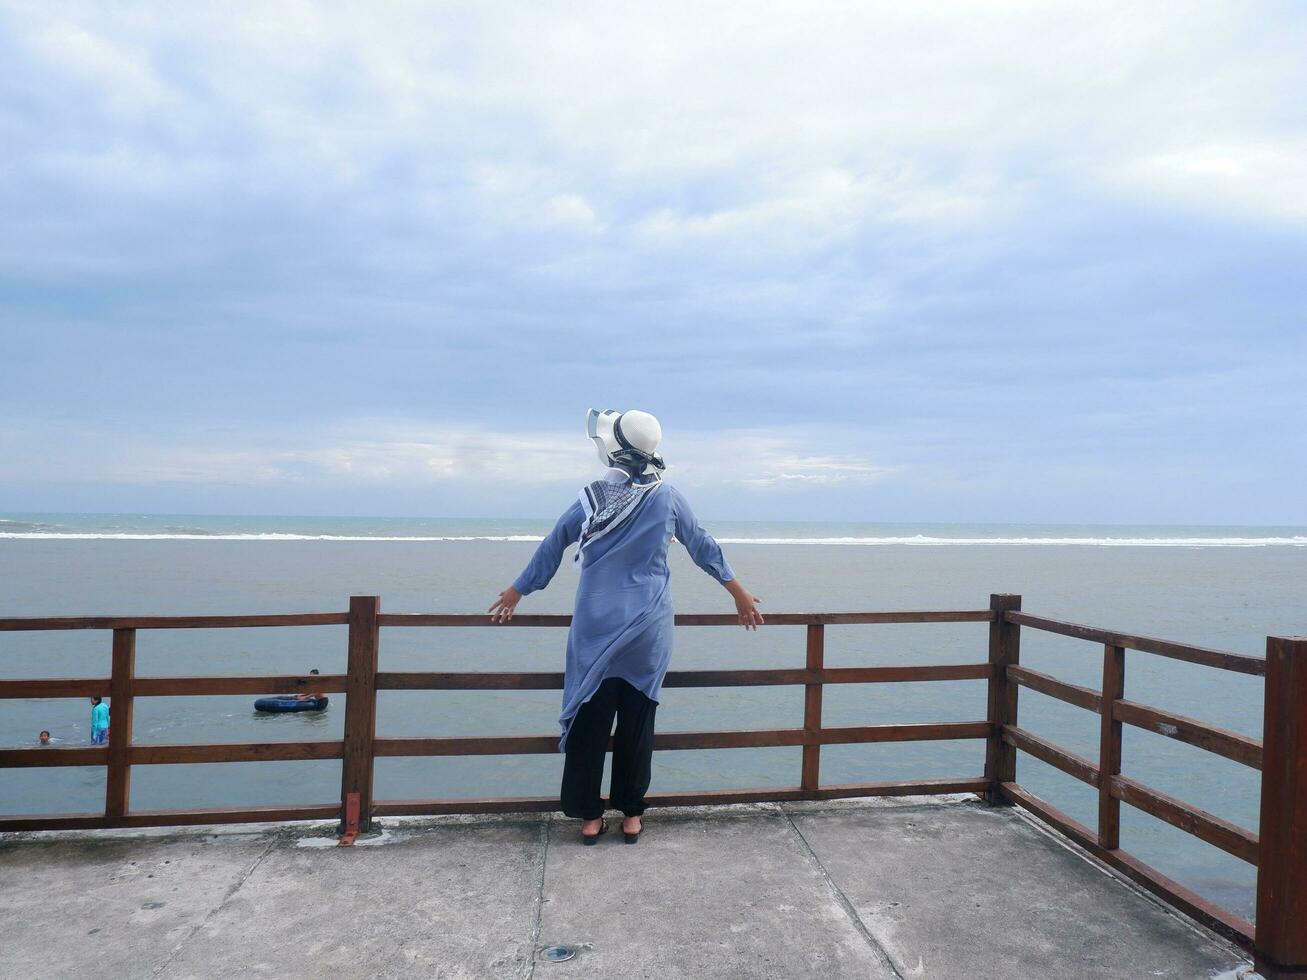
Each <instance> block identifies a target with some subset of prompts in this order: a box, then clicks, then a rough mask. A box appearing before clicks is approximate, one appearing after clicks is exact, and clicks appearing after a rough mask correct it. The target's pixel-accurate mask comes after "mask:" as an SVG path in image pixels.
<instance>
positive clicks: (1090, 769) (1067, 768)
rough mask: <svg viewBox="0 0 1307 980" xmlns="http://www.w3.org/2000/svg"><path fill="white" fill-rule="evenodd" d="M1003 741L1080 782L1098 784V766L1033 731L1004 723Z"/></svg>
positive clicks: (1091, 784)
mask: <svg viewBox="0 0 1307 980" xmlns="http://www.w3.org/2000/svg"><path fill="white" fill-rule="evenodd" d="M1003 741H1005V742H1007V744H1008V745H1011V746H1014V747H1016V748H1018V749H1020V750H1021V751H1022V752H1025V753H1026V754H1028V755H1032V756H1034V757H1035V758H1036V759H1039V760H1040V761H1041V762H1046V763H1048V764H1049V765H1050V766H1053V767H1054V768H1057V769H1061V770H1062V771H1063V772H1064V773H1066V774H1067V775H1069V776H1075V778H1076V779H1079V780H1080V781H1081V782H1085V783H1088V784H1089V785H1090V786H1095V787H1096V786H1097V785H1098V766H1096V765H1095V764H1094V763H1092V762H1090V761H1089V760H1088V759H1086V758H1084V757H1083V756H1079V755H1076V754H1075V753H1074V752H1069V751H1068V750H1066V749H1064V748H1062V747H1061V746H1058V745H1054V744H1053V743H1052V742H1048V741H1045V740H1044V739H1042V738H1040V737H1039V736H1038V735H1036V734H1034V733H1033V732H1028V731H1026V730H1025V729H1024V728H1017V727H1013V726H1012V725H1004V726H1003Z"/></svg>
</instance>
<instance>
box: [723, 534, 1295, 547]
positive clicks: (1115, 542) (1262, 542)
mask: <svg viewBox="0 0 1307 980" xmlns="http://www.w3.org/2000/svg"><path fill="white" fill-rule="evenodd" d="M717 541H718V543H719V544H825V545H927V546H930V545H936V546H938V545H945V546H953V547H956V546H966V545H1032V546H1033V545H1059V546H1063V547H1066V546H1081V547H1096V548H1114V547H1115V548H1120V547H1128V548H1264V547H1272V546H1279V547H1296V548H1303V547H1307V536H1298V537H1291V538H1284V537H1279V538H1271V537H1266V538H1193V537H1190V538H1110V537H1103V538H1089V537H1085V538H1053V537H1047V538H1032V537H1024V538H997V537H996V538H943V537H931V536H929V535H924V534H914V535H911V536H908V537H866V538H857V537H845V538H718V539H717Z"/></svg>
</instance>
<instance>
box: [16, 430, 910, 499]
mask: <svg viewBox="0 0 1307 980" xmlns="http://www.w3.org/2000/svg"><path fill="white" fill-rule="evenodd" d="M3 435H5V438H4V439H3V440H2V442H3V444H4V447H5V448H4V452H5V455H6V457H7V462H8V463H9V464H10V465H11V466H12V467H13V472H15V473H18V472H21V473H22V474H23V477H24V479H25V480H35V481H48V482H50V483H72V484H77V483H92V484H95V483H117V484H133V485H152V484H186V485H213V486H224V487H232V486H243V487H267V486H276V485H304V484H309V483H321V484H327V485H331V486H333V487H351V486H352V487H371V488H379V489H384V488H386V487H395V488H412V487H421V486H431V485H437V484H448V483H455V484H457V483H462V484H475V483H477V482H478V481H485V480H494V481H513V480H517V481H520V482H522V483H523V484H524V485H531V486H539V485H541V484H549V483H580V482H582V481H583V480H585V479H587V478H589V476H591V475H593V474H594V473H595V472H596V471H597V467H598V462H597V459H596V457H595V453H594V449H593V447H592V446H591V445H590V444H589V443H588V441H587V440H585V439H584V438H583V437H580V436H577V435H575V434H568V433H515V432H504V431H492V430H486V429H483V430H477V429H467V428H461V427H460V428H451V427H441V426H419V425H411V424H410V425H396V424H393V423H370V424H356V425H349V426H338V427H333V428H331V429H327V430H323V431H318V432H308V431H297V432H293V433H284V434H282V435H280V436H277V437H275V438H274V437H269V436H267V435H265V436H264V437H263V439H262V444H261V445H252V446H251V445H247V446H241V447H237V448H232V447H231V446H230V445H214V446H213V447H211V448H210V447H206V446H205V445H204V444H203V442H204V440H203V438H202V437H198V436H177V437H154V438H129V439H124V438H123V437H121V436H119V437H117V438H109V437H108V436H107V435H106V434H98V433H95V432H92V431H89V430H85V429H79V430H78V432H77V433H76V434H73V433H66V434H65V435H64V438H63V439H61V440H60V442H61V444H62V445H64V446H65V452H64V453H62V454H59V455H52V454H50V453H48V452H45V451H42V449H41V447H40V446H38V445H35V444H31V443H27V442H26V441H25V440H24V438H23V434H22V433H20V432H17V431H11V432H9V433H7V434H3ZM815 438H816V437H815V436H813V435H811V434H807V433H802V432H794V431H789V432H785V433H778V434H774V433H766V432H760V431H758V430H724V431H715V432H698V433H696V432H688V433H678V434H677V437H676V438H675V440H674V441H673V442H672V443H670V444H668V445H666V446H664V452H665V454H667V458H668V465H669V469H668V475H669V479H672V480H673V481H679V482H683V483H684V484H685V485H687V486H732V485H736V486H743V487H750V488H753V489H772V488H783V487H786V486H790V485H794V484H797V483H803V484H806V485H808V486H822V485H834V484H865V483H874V482H879V481H882V480H884V479H887V478H889V477H891V476H893V475H894V474H896V473H898V472H899V471H900V470H901V469H902V467H896V466H884V465H877V464H873V463H872V462H870V461H869V460H866V459H864V458H861V457H859V456H857V455H852V454H849V455H836V454H824V455H809V454H806V453H805V452H804V448H805V447H807V446H811V445H812V444H814V440H815ZM822 438H825V439H829V438H830V435H829V434H826V435H824V436H823V437H822ZM226 442H229V440H226V439H224V443H226ZM70 443H74V444H73V445H69V444H70ZM69 449H71V450H72V451H71V452H69V451H67V450H69Z"/></svg>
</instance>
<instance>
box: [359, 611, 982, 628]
mask: <svg viewBox="0 0 1307 980" xmlns="http://www.w3.org/2000/svg"><path fill="white" fill-rule="evenodd" d="M766 615H767V623H768V625H770V626H854V625H859V624H864V623H987V622H989V621H990V620H991V619H992V618H993V613H991V612H990V611H989V610H988V609H953V610H925V611H909V612H857V613H767V614H766ZM377 622H378V623H379V624H380V625H382V626H461V627H472V626H478V627H479V626H491V627H502V626H570V625H571V623H572V617H571V616H565V615H560V616H532V615H519V616H514V617H513V618H512V619H511V620H509V621H508V622H507V623H496V622H494V621H493V620H492V619H491V618H490V617H489V616H486V615H485V614H448V613H381V614H380V615H379V616H378V617H377ZM676 625H677V626H739V625H740V621H739V619H738V618H737V617H736V616H735V615H734V614H731V613H720V614H718V613H679V614H677V616H676Z"/></svg>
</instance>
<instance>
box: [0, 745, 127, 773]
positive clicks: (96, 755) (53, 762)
mask: <svg viewBox="0 0 1307 980" xmlns="http://www.w3.org/2000/svg"><path fill="white" fill-rule="evenodd" d="M108 763H109V749H108V748H107V747H105V746H101V747H99V748H80V747H78V748H72V747H67V748H66V747H64V746H61V745H42V746H39V747H36V748H23V749H0V769H43V768H45V767H46V766H103V765H108Z"/></svg>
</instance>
